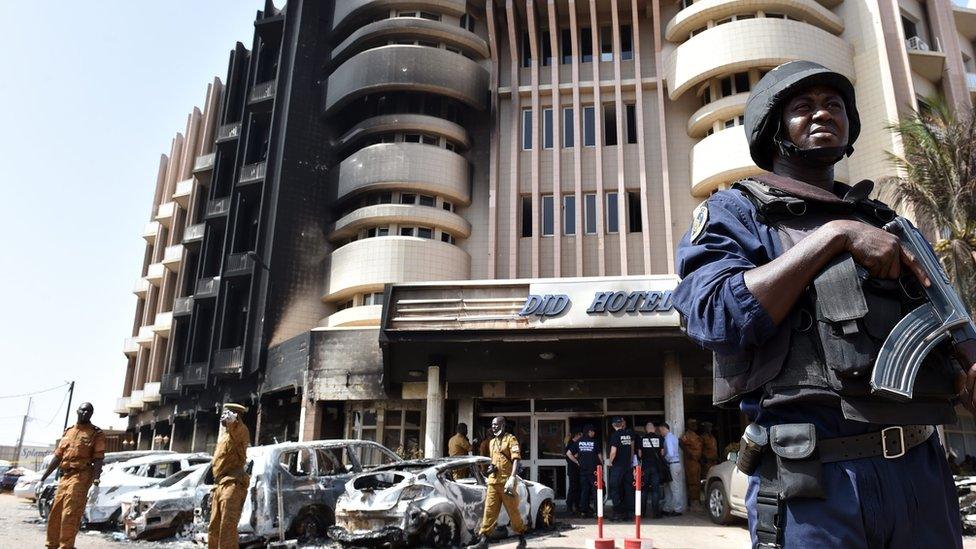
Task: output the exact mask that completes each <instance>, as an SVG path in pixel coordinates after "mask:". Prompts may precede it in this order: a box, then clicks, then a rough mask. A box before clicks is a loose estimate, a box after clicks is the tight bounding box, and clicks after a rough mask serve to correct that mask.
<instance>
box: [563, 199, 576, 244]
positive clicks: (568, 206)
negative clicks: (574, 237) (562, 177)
mask: <svg viewBox="0 0 976 549" xmlns="http://www.w3.org/2000/svg"><path fill="white" fill-rule="evenodd" d="M563 234H566V235H571V234H576V195H572V194H567V195H566V196H564V197H563Z"/></svg>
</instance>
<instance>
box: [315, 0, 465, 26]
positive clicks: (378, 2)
mask: <svg viewBox="0 0 976 549" xmlns="http://www.w3.org/2000/svg"><path fill="white" fill-rule="evenodd" d="M466 7H467V1H466V0H340V1H339V2H336V3H335V11H334V12H333V15H332V31H333V33H334V34H341V33H344V32H345V31H346V30H347V29H349V28H351V26H352V25H354V24H355V23H357V22H358V21H359V20H361V19H362V18H364V17H369V16H371V15H375V14H379V13H389V12H390V10H394V9H409V10H417V9H419V10H424V11H430V12H434V13H440V14H448V15H454V16H456V17H460V16H461V15H463V14H464V10H465V8H466Z"/></svg>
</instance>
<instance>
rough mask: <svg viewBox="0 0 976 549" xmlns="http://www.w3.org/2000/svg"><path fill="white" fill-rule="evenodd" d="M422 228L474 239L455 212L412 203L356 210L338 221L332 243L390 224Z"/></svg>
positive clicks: (333, 232)
mask: <svg viewBox="0 0 976 549" xmlns="http://www.w3.org/2000/svg"><path fill="white" fill-rule="evenodd" d="M391 223H396V224H399V225H411V226H416V225H421V226H424V227H434V228H437V229H441V230H443V231H447V232H448V233H450V234H452V235H454V236H456V237H458V238H468V237H469V236H471V224H470V223H468V220H466V219H464V218H463V217H461V216H459V215H458V214H456V213H453V212H449V211H447V210H443V209H441V208H431V207H429V206H417V205H413V204H374V205H372V206H364V207H362V208H359V209H356V210H353V211H352V212H350V213H348V214H346V215H344V216H342V218H341V219H339V220H338V221H336V222H335V226H334V227H333V231H332V233H331V234H329V240H331V241H333V242H335V241H338V240H341V239H344V238H349V237H351V236H353V235H355V234H357V233H358V232H359V231H360V230H361V229H365V228H369V227H376V226H378V225H379V226H382V225H389V224H391Z"/></svg>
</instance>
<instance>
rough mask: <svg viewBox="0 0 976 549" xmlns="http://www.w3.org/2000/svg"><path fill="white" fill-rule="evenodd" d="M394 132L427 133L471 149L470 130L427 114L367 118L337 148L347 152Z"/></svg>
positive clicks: (340, 139)
mask: <svg viewBox="0 0 976 549" xmlns="http://www.w3.org/2000/svg"><path fill="white" fill-rule="evenodd" d="M392 132H401V133H427V134H431V135H436V136H438V137H444V138H445V139H447V140H448V141H450V142H452V143H457V144H460V145H461V148H464V149H469V148H471V138H470V137H468V130H466V129H464V127H462V126H461V125H460V124H455V123H454V122H451V121H450V120H444V119H443V118H439V117H436V116H430V115H426V114H381V115H379V116H373V117H371V118H367V119H366V120H363V121H361V122H359V123H358V124H356V125H355V126H353V127H352V128H349V130H348V131H346V133H344V134H343V135H342V137H340V138H339V141H338V142H337V143H336V146H337V147H338V148H339V149H340V150H346V149H348V148H350V147H352V146H353V145H356V144H358V143H360V142H361V141H362V140H363V139H366V138H367V137H369V136H371V135H378V134H384V133H392Z"/></svg>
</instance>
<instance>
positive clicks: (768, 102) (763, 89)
mask: <svg viewBox="0 0 976 549" xmlns="http://www.w3.org/2000/svg"><path fill="white" fill-rule="evenodd" d="M817 85H823V86H829V87H831V88H834V89H835V90H837V92H838V93H840V95H841V96H842V97H843V98H844V106H845V108H846V110H847V120H848V130H847V147H846V150H845V151H844V152H845V153H846V154H847V156H850V155H851V153H853V152H854V147H853V145H854V141H855V140H856V139H857V136H858V134H860V133H861V119H860V117H859V116H858V114H857V104H856V103H855V101H854V85H853V84H851V81H850V80H848V79H847V77H846V76H844V75H843V74H840V73H837V72H834V71H831V70H830V69H828V68H827V67H824V66H823V65H820V64H818V63H814V62H812V61H790V62H789V63H783V64H782V65H780V66H778V67H776V68H774V69H773V70H771V71H769V72H768V73H766V75H765V76H763V77H762V78H761V79H760V80H759V82H758V83H757V84H756V86H755V87H754V88H753V89H752V92H751V93H750V94H749V99H748V100H747V101H746V110H745V130H746V138H747V139H748V140H749V154H750V155H751V156H752V160H753V162H755V163H756V165H757V166H759V167H760V168H762V169H764V170H771V169H772V167H773V153H774V151H776V150H777V149H776V147H777V143H776V138H777V133H778V132H779V130H780V126H781V125H782V116H781V111H782V107H783V104H784V103H785V102H786V101H787V100H789V99H790V98H791V97H793V95H794V94H795V93H797V92H798V91H800V90H802V89H804V88H808V87H810V86H817ZM789 145H792V144H789Z"/></svg>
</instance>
